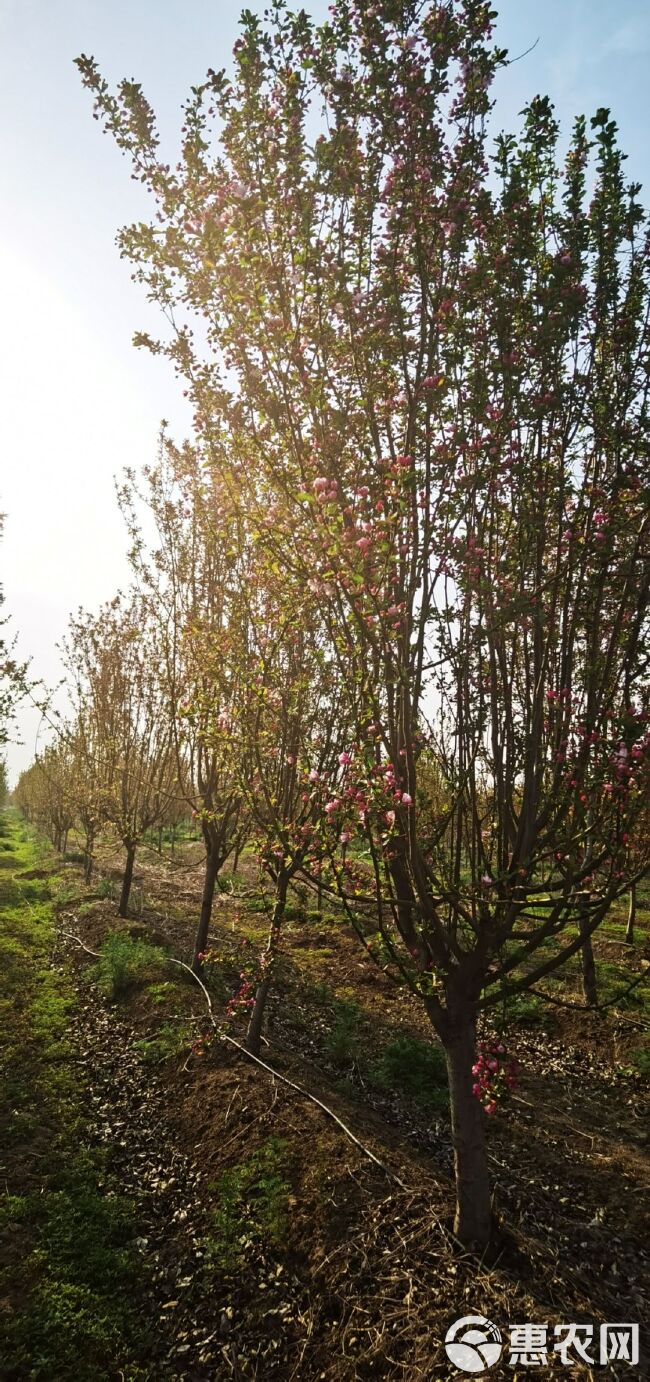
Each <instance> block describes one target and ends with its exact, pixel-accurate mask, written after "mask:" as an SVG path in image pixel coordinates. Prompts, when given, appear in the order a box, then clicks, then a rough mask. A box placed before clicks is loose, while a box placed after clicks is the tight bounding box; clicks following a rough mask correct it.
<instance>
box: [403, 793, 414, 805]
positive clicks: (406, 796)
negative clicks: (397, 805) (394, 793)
mask: <svg viewBox="0 0 650 1382" xmlns="http://www.w3.org/2000/svg"><path fill="white" fill-rule="evenodd" d="M412 805H413V797H412V796H411V794H410V792H402V806H412Z"/></svg>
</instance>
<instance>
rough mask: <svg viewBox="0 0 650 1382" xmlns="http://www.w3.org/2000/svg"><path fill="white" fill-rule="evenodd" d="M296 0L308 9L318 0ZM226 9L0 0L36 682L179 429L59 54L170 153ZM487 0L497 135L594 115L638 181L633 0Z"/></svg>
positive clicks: (217, 58) (649, 34)
mask: <svg viewBox="0 0 650 1382" xmlns="http://www.w3.org/2000/svg"><path fill="white" fill-rule="evenodd" d="M303 3H304V6H305V8H307V9H309V10H310V11H311V12H312V13H313V14H314V15H316V16H317V17H323V16H324V14H325V11H326V3H327V0H303ZM249 7H250V8H252V9H259V10H261V9H262V8H263V5H262V4H256V3H255V0H249ZM241 8H242V5H241V4H240V3H239V0H237V3H235V0H0V119H1V122H2V131H3V137H2V141H1V146H0V148H1V151H0V160H1V163H0V176H1V183H0V185H1V188H2V204H3V214H2V218H1V220H0V276H1V279H2V330H1V334H0V371H1V377H2V384H3V388H2V396H3V402H2V407H1V408H0V457H1V463H0V464H1V470H0V509H3V510H5V511H6V512H7V514H8V519H7V523H6V529H5V539H4V542H3V544H2V548H1V549H0V572H1V574H2V579H3V582H4V586H5V593H6V596H7V608H8V609H10V610H11V612H12V613H13V616H14V623H15V626H16V627H17V628H18V629H19V630H20V635H21V641H20V647H21V651H22V652H23V653H24V654H25V655H26V654H32V656H33V659H34V662H33V665H34V670H35V672H36V673H37V674H38V675H41V676H44V677H46V678H48V679H50V680H52V679H53V678H54V677H55V676H56V670H57V659H56V654H55V649H54V645H55V642H56V640H57V639H59V638H60V637H61V635H62V634H63V633H64V631H65V625H66V621H67V614H68V612H69V611H70V610H71V609H74V608H75V607H76V606H78V605H79V604H84V605H86V606H93V605H96V604H97V603H98V602H99V601H100V600H102V599H106V598H109V597H110V596H111V595H112V594H113V592H114V590H115V588H116V586H117V585H118V584H119V582H120V581H123V580H124V579H125V558H124V549H125V539H124V533H123V530H122V525H121V521H120V519H119V516H118V514H117V509H116V505H115V501H114V496H113V475H115V474H116V473H118V472H119V471H120V470H121V469H122V467H123V466H124V465H135V466H137V465H140V464H142V463H145V462H146V461H148V460H151V458H152V457H153V455H154V453H155V448H156V437H157V430H158V424H159V421H160V418H161V417H163V416H164V417H167V418H168V419H170V421H171V423H172V425H173V426H174V427H175V429H176V430H179V431H182V430H183V428H184V427H185V425H186V421H187V418H186V415H185V412H184V409H183V405H182V400H181V399H180V390H179V386H178V384H177V383H176V381H175V380H174V378H173V376H171V374H170V372H169V371H168V369H167V367H166V365H165V363H164V362H163V361H160V360H154V359H151V358H149V357H148V356H147V355H146V354H145V353H143V352H142V351H135V350H133V348H132V346H131V337H132V335H133V332H134V331H135V330H136V329H138V328H141V327H143V326H146V325H147V324H151V322H152V319H151V318H149V317H148V310H149V309H148V308H147V306H146V304H145V303H144V302H143V299H142V296H141V294H140V292H139V290H138V289H137V288H136V287H135V286H134V285H133V284H132V283H131V280H130V277H129V270H128V267H127V266H126V265H125V264H124V263H122V262H121V261H120V260H119V258H118V255H117V252H116V250H115V246H114V236H115V231H116V229H117V227H118V226H119V225H120V224H121V223H122V222H123V221H128V220H129V219H131V218H132V217H134V216H142V217H144V216H146V215H147V210H146V203H145V202H144V196H143V193H142V192H141V191H140V189H139V188H138V187H137V186H136V185H135V184H134V183H132V182H131V181H130V178H129V170H128V167H127V164H126V163H125V162H124V160H123V159H122V158H121V157H120V155H119V154H118V153H117V152H116V150H115V148H114V147H113V145H112V144H111V141H110V140H109V139H108V138H107V137H105V136H102V135H101V132H100V130H99V127H98V125H97V124H96V122H94V121H93V120H92V118H91V113H90V100H89V96H88V93H87V92H85V91H84V90H83V89H82V88H81V84H80V81H79V78H78V75H77V72H76V69H75V68H74V67H73V65H72V64H73V58H74V57H75V56H76V55H77V54H79V53H80V52H85V53H92V54H93V55H94V56H95V57H96V58H97V59H98V61H99V63H100V66H101V69H102V71H103V72H104V75H105V76H106V77H108V79H109V80H110V81H112V82H114V81H117V80H118V79H119V78H120V77H122V76H127V77H134V78H136V79H137V80H138V81H141V82H142V83H143V86H144V88H145V91H146V93H147V95H148V97H149V99H150V100H151V101H152V103H153V105H154V107H155V109H156V110H157V112H158V113H159V117H160V125H161V129H162V132H163V135H164V136H165V138H166V139H168V140H169V142H170V155H169V156H168V161H172V159H173V154H174V151H175V148H176V142H177V139H178V130H179V126H180V118H179V111H180V106H181V103H182V101H183V100H184V99H185V97H186V95H187V94H188V92H189V88H190V86H191V85H193V84H195V83H196V82H197V81H199V80H201V78H202V77H203V76H204V74H205V71H206V69H207V68H208V67H220V66H222V65H224V64H225V63H227V62H228V60H229V55H230V51H231V48H232V44H233V42H234V38H235V35H236V24H237V16H238V14H239V11H240V9H241ZM496 8H498V10H499V14H500V18H499V23H498V35H499V41H500V42H501V43H502V44H503V45H504V46H507V47H508V48H509V50H510V52H511V55H512V56H517V55H518V54H520V53H522V52H523V51H524V50H525V49H526V48H529V47H530V45H531V44H532V43H534V42H535V40H536V39H538V40H539V42H538V43H537V46H536V48H535V49H534V51H533V52H532V53H530V54H529V55H528V56H527V57H525V58H522V60H521V61H519V62H517V63H515V64H514V65H513V66H512V67H510V68H508V70H507V71H505V72H503V73H502V74H501V75H500V76H499V79H498V85H497V94H498V100H499V106H498V112H499V123H500V124H502V125H503V126H505V127H508V128H513V127H516V125H517V116H518V112H519V111H520V110H521V108H522V106H523V105H524V103H525V102H526V100H528V99H529V98H530V97H531V96H532V95H534V94H536V93H538V92H543V93H545V94H548V95H549V96H550V97H551V99H552V100H553V102H554V103H555V105H556V108H557V112H558V114H559V116H560V118H561V120H562V121H563V123H564V125H565V126H566V127H567V128H568V127H569V125H570V122H571V120H572V117H573V115H574V114H576V113H578V112H581V111H584V112H585V113H586V114H590V113H592V112H593V111H594V110H595V109H596V108H597V107H598V106H603V105H609V106H611V107H612V110H613V113H614V115H615V118H616V119H617V120H618V122H619V125H620V128H621V134H622V143H623V147H624V148H625V149H626V150H627V152H628V153H629V156H630V157H629V163H628V169H629V174H630V177H634V178H636V179H637V180H638V181H641V182H643V183H644V184H645V185H646V187H648V185H650V153H649V152H648V148H647V143H646V131H647V127H648V123H649V121H648V116H649V110H648V100H647V88H648V84H649V80H650V4H648V0H616V3H615V2H614V0H503V2H502V3H501V4H499V3H498V0H496ZM645 200H646V202H650V194H648V193H646V198H645ZM153 325H154V326H155V318H153ZM37 721H38V717H37V716H35V714H34V713H33V712H24V713H23V714H22V715H21V728H22V733H23V739H24V744H23V746H22V748H20V747H14V748H12V749H11V750H10V753H9V759H10V768H11V769H12V771H13V773H14V774H15V772H16V770H17V769H18V768H19V767H21V766H24V765H25V764H26V763H27V762H28V761H29V760H30V759H31V757H32V755H33V751H34V740H35V734H36V728H37Z"/></svg>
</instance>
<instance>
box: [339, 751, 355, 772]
mask: <svg viewBox="0 0 650 1382" xmlns="http://www.w3.org/2000/svg"><path fill="white" fill-rule="evenodd" d="M351 762H352V759H351V757H350V755H349V753H340V754H339V763H340V764H341V767H342V768H346V767H347V765H348V763H351Z"/></svg>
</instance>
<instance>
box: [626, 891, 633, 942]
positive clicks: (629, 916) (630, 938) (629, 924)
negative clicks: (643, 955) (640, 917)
mask: <svg viewBox="0 0 650 1382" xmlns="http://www.w3.org/2000/svg"><path fill="white" fill-rule="evenodd" d="M635 922H636V883H631V884H630V906H629V910H628V914H627V929H626V932H625V940H626V942H627V944H628V945H634V924H635Z"/></svg>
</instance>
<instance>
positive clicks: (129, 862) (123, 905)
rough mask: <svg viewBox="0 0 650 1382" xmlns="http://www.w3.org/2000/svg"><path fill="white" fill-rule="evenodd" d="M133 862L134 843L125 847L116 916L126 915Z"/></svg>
mask: <svg viewBox="0 0 650 1382" xmlns="http://www.w3.org/2000/svg"><path fill="white" fill-rule="evenodd" d="M134 863H135V845H127V847H126V867H125V869H124V877H123V879H122V892H121V893H120V905H119V907H118V909H117V912H118V916H121V917H125V916H128V907H129V897H130V894H131V884H132V882H133V865H134Z"/></svg>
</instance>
